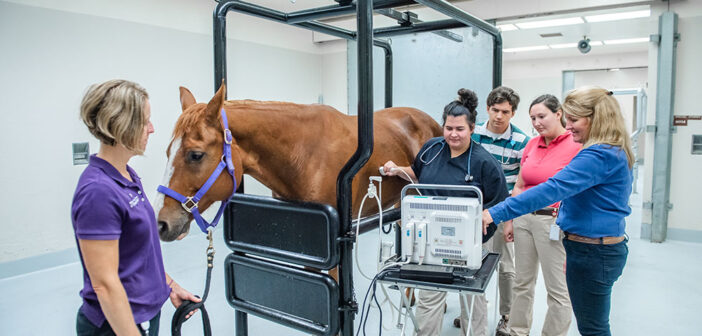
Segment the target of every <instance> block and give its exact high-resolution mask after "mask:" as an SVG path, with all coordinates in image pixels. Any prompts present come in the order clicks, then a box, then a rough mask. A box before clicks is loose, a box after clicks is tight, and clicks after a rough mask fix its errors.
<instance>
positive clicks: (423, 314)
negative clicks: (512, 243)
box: [416, 234, 504, 336]
mask: <svg viewBox="0 0 702 336" xmlns="http://www.w3.org/2000/svg"><path fill="white" fill-rule="evenodd" d="M496 236H497V234H495V236H493V238H491V239H490V240H488V241H487V242H486V243H485V244H483V247H484V248H486V249H487V250H488V251H490V252H492V251H493V250H492V246H493V244H492V239H494V237H496ZM500 238H502V236H500ZM503 241H504V239H503ZM459 301H460V302H461V332H462V335H465V334H466V327H467V326H468V316H471V313H470V306H468V307H465V306H464V304H463V300H462V299H460V300H459ZM445 303H446V292H437V291H430V290H419V291H418V292H417V310H416V317H417V327H418V328H419V332H418V333H417V334H416V335H417V336H438V335H440V334H441V326H442V324H443V320H444V304H445ZM468 304H470V297H468ZM473 310H474V312H473V314H472V318H471V328H470V329H471V335H475V336H485V335H487V300H486V299H485V296H484V295H476V296H474V297H473Z"/></svg>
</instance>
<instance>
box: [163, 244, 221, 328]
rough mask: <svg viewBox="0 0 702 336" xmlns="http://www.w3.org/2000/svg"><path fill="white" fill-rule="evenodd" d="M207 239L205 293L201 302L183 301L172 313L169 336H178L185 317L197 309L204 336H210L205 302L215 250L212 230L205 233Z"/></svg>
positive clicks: (208, 290)
mask: <svg viewBox="0 0 702 336" xmlns="http://www.w3.org/2000/svg"><path fill="white" fill-rule="evenodd" d="M207 239H208V240H209V242H210V243H209V245H208V246H207V251H206V252H207V276H206V277H205V291H204V293H203V294H202V301H200V302H192V301H190V300H185V301H183V303H182V304H181V305H180V307H178V309H176V311H175V313H173V320H172V321H171V335H173V336H180V331H181V326H182V324H183V323H184V322H185V321H187V319H186V316H187V315H188V313H189V312H191V311H193V310H195V309H199V310H200V311H201V312H202V330H203V335H204V336H211V335H212V327H211V326H210V316H209V315H208V314H207V309H205V300H207V294H209V292H210V280H211V279H212V267H213V264H212V261H213V260H214V254H215V249H214V245H213V242H212V230H208V231H207Z"/></svg>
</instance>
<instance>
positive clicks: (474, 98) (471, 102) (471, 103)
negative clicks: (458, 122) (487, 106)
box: [458, 89, 478, 113]
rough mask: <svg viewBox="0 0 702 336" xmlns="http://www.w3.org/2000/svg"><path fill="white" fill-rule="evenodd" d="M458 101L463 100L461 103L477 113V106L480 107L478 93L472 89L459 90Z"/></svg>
mask: <svg viewBox="0 0 702 336" xmlns="http://www.w3.org/2000/svg"><path fill="white" fill-rule="evenodd" d="M458 101H459V102H461V105H463V106H465V107H466V108H468V110H469V111H470V112H471V113H475V108H476V107H478V95H476V94H475V92H473V91H472V90H468V89H460V90H458Z"/></svg>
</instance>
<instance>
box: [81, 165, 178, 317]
mask: <svg viewBox="0 0 702 336" xmlns="http://www.w3.org/2000/svg"><path fill="white" fill-rule="evenodd" d="M127 171H129V175H130V176H131V178H132V181H134V182H130V181H129V180H127V179H126V178H124V177H123V176H122V175H121V174H120V173H119V172H118V171H117V169H116V168H115V167H113V166H112V165H111V164H110V163H108V162H107V161H105V160H103V159H101V158H99V157H97V156H96V155H94V154H93V155H92V156H90V164H89V165H88V167H87V168H85V170H84V171H83V174H82V175H81V176H80V179H79V180H78V186H77V187H76V192H75V194H74V195H73V206H72V208H71V219H72V221H73V230H74V231H75V235H76V243H77V240H78V239H83V240H119V270H118V273H119V279H120V280H121V281H122V285H123V286H124V289H125V291H126V292H127V297H128V299H129V305H130V306H131V308H132V314H133V315H134V322H135V323H142V322H145V321H148V320H150V319H152V318H153V317H154V316H156V314H157V313H158V312H159V310H160V309H161V306H162V305H163V303H164V302H165V301H166V299H168V295H169V294H170V291H171V289H170V287H168V284H167V283H166V276H165V271H164V268H163V257H162V256H161V245H160V244H159V239H158V230H157V227H156V216H155V215H154V210H153V208H152V207H151V204H150V203H149V200H148V199H147V198H146V194H145V193H144V189H143V187H142V185H141V179H140V178H139V176H137V174H136V172H135V171H134V169H132V168H131V167H129V166H127ZM78 253H79V254H80V257H81V263H83V255H82V253H81V252H80V248H79V249H78ZM83 282H84V284H83V289H82V290H81V291H80V296H81V297H82V298H83V305H82V306H81V308H80V310H81V311H82V312H83V314H84V315H85V316H86V317H87V318H88V320H90V322H92V323H93V324H94V325H96V326H101V325H102V324H103V322H104V321H105V315H104V314H103V313H102V310H101V309H100V303H99V302H98V299H97V295H96V294H95V291H94V290H93V286H92V284H91V282H90V277H89V276H88V272H87V271H86V270H85V264H84V263H83Z"/></svg>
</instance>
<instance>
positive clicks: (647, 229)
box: [641, 223, 702, 243]
mask: <svg viewBox="0 0 702 336" xmlns="http://www.w3.org/2000/svg"><path fill="white" fill-rule="evenodd" d="M641 239H651V223H641ZM665 239H666V240H679V241H686V242H692V243H702V230H689V229H676V228H668V233H667V234H666V238H665Z"/></svg>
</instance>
